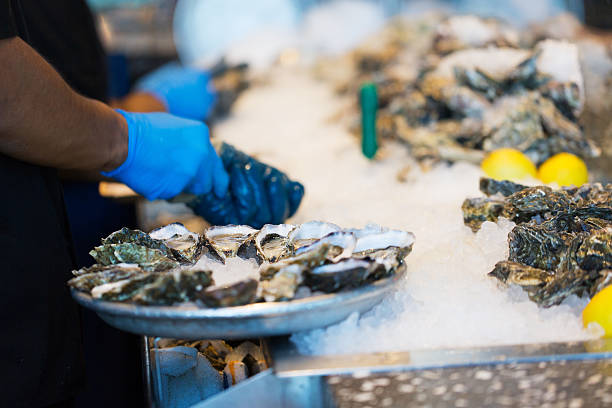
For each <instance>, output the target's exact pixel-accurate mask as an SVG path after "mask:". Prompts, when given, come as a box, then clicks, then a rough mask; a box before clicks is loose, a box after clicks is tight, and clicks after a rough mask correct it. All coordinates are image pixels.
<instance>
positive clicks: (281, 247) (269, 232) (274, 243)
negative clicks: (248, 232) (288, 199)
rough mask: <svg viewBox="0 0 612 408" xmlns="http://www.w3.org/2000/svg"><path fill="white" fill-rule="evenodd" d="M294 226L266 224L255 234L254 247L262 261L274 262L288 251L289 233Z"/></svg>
mask: <svg viewBox="0 0 612 408" xmlns="http://www.w3.org/2000/svg"><path fill="white" fill-rule="evenodd" d="M294 229H295V226H293V225H289V224H280V225H272V224H266V225H264V226H263V228H262V229H261V230H260V231H259V232H258V233H257V234H256V235H255V247H256V248H257V251H258V252H259V255H260V256H261V257H262V258H263V260H264V261H268V262H276V261H277V260H278V259H280V258H282V257H283V256H284V255H285V254H286V253H287V252H288V251H289V234H290V233H291V231H293V230H294Z"/></svg>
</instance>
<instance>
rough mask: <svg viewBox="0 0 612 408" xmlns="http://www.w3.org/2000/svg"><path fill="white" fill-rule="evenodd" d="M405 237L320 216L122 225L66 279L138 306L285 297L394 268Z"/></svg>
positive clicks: (408, 240)
mask: <svg viewBox="0 0 612 408" xmlns="http://www.w3.org/2000/svg"><path fill="white" fill-rule="evenodd" d="M413 242H414V235H413V234H412V233H408V232H403V231H396V230H388V229H385V228H382V227H380V226H378V225H367V226H366V227H365V228H363V229H341V228H340V227H338V226H337V225H334V224H330V223H325V222H320V221H312V222H308V223H305V224H302V225H300V226H297V227H295V226H293V225H288V224H281V225H265V226H264V227H263V228H262V229H261V230H260V231H258V230H255V229H253V228H251V227H248V226H240V225H228V226H213V227H211V228H209V229H208V230H207V231H206V232H205V234H204V235H203V236H200V235H198V234H195V233H193V232H191V231H189V230H187V229H186V228H185V227H184V226H183V225H181V224H178V223H177V224H170V225H167V226H165V227H162V228H159V229H156V230H154V231H152V232H151V233H150V234H146V233H144V232H142V231H138V230H130V229H127V228H124V229H122V230H120V231H117V232H115V233H113V234H111V235H110V236H109V237H107V238H105V239H104V240H103V242H102V245H100V246H98V247H95V248H94V249H93V250H92V251H91V255H92V256H93V257H94V258H95V259H96V261H97V263H96V264H95V265H93V266H91V267H88V268H83V269H81V270H79V271H73V275H74V278H73V279H72V280H70V281H69V283H68V284H69V286H71V287H72V288H74V289H76V290H79V291H83V292H88V293H90V294H91V296H92V297H93V298H95V299H100V300H105V301H116V302H132V303H136V304H142V305H157V306H169V305H175V304H180V303H186V302H187V303H194V304H196V305H198V306H200V307H204V306H206V307H230V306H240V305H246V304H249V303H253V302H261V301H265V302H276V301H285V300H291V299H296V298H303V297H308V296H312V295H313V294H316V293H318V294H321V293H324V292H336V291H339V290H343V289H345V288H352V287H357V286H360V285H363V284H365V283H367V282H373V281H375V280H378V279H380V278H383V277H386V276H388V275H389V274H391V273H394V272H396V273H400V272H401V271H403V270H404V269H405V265H404V261H403V259H404V257H405V256H406V255H407V254H408V253H409V252H410V250H411V248H412V245H413ZM207 251H208V252H207ZM215 256H216V257H217V258H215ZM211 257H213V260H214V261H215V262H213V261H211V259H207V258H211ZM231 257H240V258H243V259H245V260H249V262H246V263H243V262H244V261H241V260H236V259H234V260H233V261H229V258H231ZM217 260H221V261H222V262H223V263H225V266H222V265H219V263H218V262H216V261H217ZM226 260H227V261H228V262H225V261H226ZM252 260H255V261H256V263H257V264H255V262H252ZM247 264H248V265H247ZM224 268H225V269H224ZM227 268H229V269H227ZM213 271H214V273H215V274H217V275H216V277H217V281H218V283H215V281H214V279H213ZM226 273H227V275H224V274H226ZM241 274H242V276H241ZM254 274H255V275H256V276H255V277H253V275H254Z"/></svg>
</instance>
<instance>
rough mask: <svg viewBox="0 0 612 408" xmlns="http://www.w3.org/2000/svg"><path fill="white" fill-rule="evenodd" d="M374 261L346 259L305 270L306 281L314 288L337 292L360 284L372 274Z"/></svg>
mask: <svg viewBox="0 0 612 408" xmlns="http://www.w3.org/2000/svg"><path fill="white" fill-rule="evenodd" d="M372 268H373V262H372V261H367V260H363V259H344V260H341V261H339V262H337V263H332V264H328V265H322V266H318V267H316V268H313V269H310V270H307V271H305V272H304V283H305V284H306V285H307V286H308V287H310V288H311V289H312V290H320V291H323V292H327V293H330V292H337V291H339V290H340V289H344V288H346V287H357V286H360V285H361V284H362V283H363V282H364V281H365V280H366V278H367V277H368V275H369V274H370V271H371V270H372Z"/></svg>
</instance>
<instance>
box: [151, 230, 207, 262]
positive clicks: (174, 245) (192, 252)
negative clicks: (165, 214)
mask: <svg viewBox="0 0 612 408" xmlns="http://www.w3.org/2000/svg"><path fill="white" fill-rule="evenodd" d="M149 236H150V237H151V238H153V239H154V240H157V241H161V242H163V243H164V244H165V245H166V246H167V247H168V248H170V249H171V250H172V251H173V253H174V254H175V255H176V254H177V253H178V255H179V256H180V257H181V258H182V259H184V260H186V261H188V262H190V263H194V262H195V261H197V259H198V257H199V256H200V252H201V251H202V242H201V240H200V236H199V235H198V234H196V233H195V232H191V231H189V230H188V229H187V228H185V226H184V225H183V224H181V223H178V222H177V223H173V224H169V225H166V226H165V227H161V228H157V229H155V230H153V231H151V232H150V233H149Z"/></svg>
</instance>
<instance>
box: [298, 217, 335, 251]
mask: <svg viewBox="0 0 612 408" xmlns="http://www.w3.org/2000/svg"><path fill="white" fill-rule="evenodd" d="M340 229H341V228H340V227H339V226H337V225H336V224H331V223H329V222H321V221H309V222H306V223H304V224H302V225H300V226H298V227H296V228H295V229H294V230H293V231H291V233H290V234H289V245H290V246H291V248H292V250H294V251H295V250H298V249H299V248H301V247H303V246H306V245H310V244H312V243H313V242H314V241H316V240H318V239H321V238H323V237H324V236H326V235H329V234H331V233H332V232H338V231H340Z"/></svg>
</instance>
